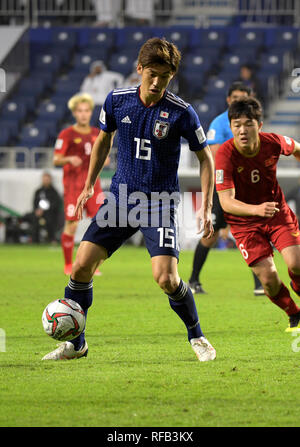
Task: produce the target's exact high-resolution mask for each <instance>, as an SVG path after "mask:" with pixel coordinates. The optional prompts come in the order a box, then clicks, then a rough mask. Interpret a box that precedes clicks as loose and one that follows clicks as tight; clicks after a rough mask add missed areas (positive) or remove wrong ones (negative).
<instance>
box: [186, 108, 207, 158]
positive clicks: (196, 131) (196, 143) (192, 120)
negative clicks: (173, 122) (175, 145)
mask: <svg viewBox="0 0 300 447" xmlns="http://www.w3.org/2000/svg"><path fill="white" fill-rule="evenodd" d="M180 124H181V129H180V131H181V136H182V137H184V138H185V139H186V140H187V141H188V143H189V148H190V150H191V151H201V149H203V148H205V146H207V141H206V135H205V133H204V131H203V128H202V126H201V124H200V121H199V118H198V115H197V114H196V112H195V110H194V109H193V107H192V106H189V107H188V108H187V109H186V110H185V112H184V114H183V116H182V117H181V120H180Z"/></svg>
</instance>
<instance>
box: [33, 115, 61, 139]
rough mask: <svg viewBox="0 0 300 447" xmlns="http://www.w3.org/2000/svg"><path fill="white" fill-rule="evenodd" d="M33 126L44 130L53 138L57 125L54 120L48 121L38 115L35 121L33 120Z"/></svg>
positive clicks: (54, 137)
mask: <svg viewBox="0 0 300 447" xmlns="http://www.w3.org/2000/svg"><path fill="white" fill-rule="evenodd" d="M33 126H34V127H36V128H37V129H39V131H46V132H47V133H48V135H49V138H51V139H52V140H55V139H56V137H57V134H58V125H57V122H56V121H55V120H53V121H48V120H45V119H43V118H42V117H39V118H38V119H37V120H36V121H34V123H33Z"/></svg>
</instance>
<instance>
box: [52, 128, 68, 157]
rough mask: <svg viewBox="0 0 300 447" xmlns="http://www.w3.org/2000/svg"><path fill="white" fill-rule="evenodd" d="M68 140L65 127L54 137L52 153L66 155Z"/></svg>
mask: <svg viewBox="0 0 300 447" xmlns="http://www.w3.org/2000/svg"><path fill="white" fill-rule="evenodd" d="M69 140H70V139H69V133H68V131H67V129H64V130H62V131H61V132H60V134H59V135H58V137H57V139H56V142H55V146H54V153H55V154H61V155H66V153H67V150H68V147H69Z"/></svg>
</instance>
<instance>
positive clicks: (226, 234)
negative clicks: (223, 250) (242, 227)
mask: <svg viewBox="0 0 300 447" xmlns="http://www.w3.org/2000/svg"><path fill="white" fill-rule="evenodd" d="M229 233H230V226H229V225H227V227H226V228H221V229H220V238H221V239H222V240H223V241H226V240H227V239H228V237H229Z"/></svg>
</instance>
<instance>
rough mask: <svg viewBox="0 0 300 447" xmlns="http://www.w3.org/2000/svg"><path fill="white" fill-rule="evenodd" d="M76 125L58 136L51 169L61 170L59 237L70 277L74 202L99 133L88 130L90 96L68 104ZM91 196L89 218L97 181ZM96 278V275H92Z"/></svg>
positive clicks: (98, 199)
mask: <svg viewBox="0 0 300 447" xmlns="http://www.w3.org/2000/svg"><path fill="white" fill-rule="evenodd" d="M68 108H69V109H70V110H71V111H72V114H73V116H74V118H75V121H76V123H75V124H74V125H73V126H70V127H68V128H66V129H64V130H62V131H61V132H60V134H59V135H58V138H57V140H56V143H55V151H54V159H53V163H54V165H55V166H63V170H64V176H63V184H64V212H65V227H64V230H63V233H62V236H61V245H62V250H63V254H64V260H65V266H64V272H65V274H66V275H70V274H71V271H72V259H73V249H74V237H75V233H76V230H77V226H78V219H77V217H76V216H75V215H74V211H75V207H76V203H77V198H78V196H79V195H80V193H81V191H82V189H83V187H84V184H85V179H86V176H87V172H88V168H89V162H90V154H91V151H92V147H93V144H94V142H95V140H96V138H97V136H98V134H99V129H97V128H96V127H91V126H90V120H91V117H92V112H93V108H94V102H93V100H92V98H91V96H90V95H87V94H78V95H75V96H73V97H72V98H71V99H70V100H69V102H68ZM94 191H95V193H94V195H93V196H92V197H91V198H90V199H89V200H88V201H87V202H86V204H85V210H86V214H87V216H88V217H93V216H94V215H95V214H96V212H97V211H98V208H99V206H100V205H101V203H102V202H103V198H104V195H103V191H102V189H101V186H100V180H99V179H98V180H97V181H96V183H95V186H94ZM96 274H99V271H96Z"/></svg>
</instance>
